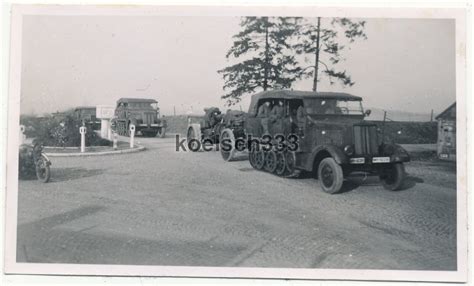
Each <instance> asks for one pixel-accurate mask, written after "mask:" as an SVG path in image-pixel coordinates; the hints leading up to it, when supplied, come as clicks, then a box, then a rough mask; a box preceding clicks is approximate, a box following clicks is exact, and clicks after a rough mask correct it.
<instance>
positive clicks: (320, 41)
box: [293, 17, 367, 91]
mask: <svg viewBox="0 0 474 286" xmlns="http://www.w3.org/2000/svg"><path fill="white" fill-rule="evenodd" d="M298 23H299V27H298V37H297V38H298V39H297V43H296V44H295V45H294V46H293V47H294V49H295V51H296V52H297V53H298V54H302V55H304V56H305V61H306V62H312V64H311V65H310V66H307V67H302V68H301V76H302V77H304V78H312V79H313V91H317V90H318V82H319V81H320V79H321V77H322V76H323V75H325V76H327V77H328V78H329V82H330V83H331V84H334V82H335V81H340V82H341V83H342V84H343V85H344V86H352V85H354V81H352V79H351V77H350V75H349V74H348V73H347V72H346V71H345V70H343V71H340V70H337V64H338V63H339V62H340V61H342V60H344V58H343V56H342V55H341V51H342V50H343V49H344V48H345V46H344V45H343V44H342V40H343V39H344V38H345V40H346V42H347V43H348V44H351V43H353V42H354V41H356V40H357V39H367V36H366V34H365V32H364V26H365V21H352V20H350V19H347V18H334V19H332V20H331V22H330V23H327V24H326V25H323V24H322V23H321V17H318V18H317V19H310V18H299V19H298ZM341 32H342V33H343V34H344V36H343V37H339V33H341Z"/></svg>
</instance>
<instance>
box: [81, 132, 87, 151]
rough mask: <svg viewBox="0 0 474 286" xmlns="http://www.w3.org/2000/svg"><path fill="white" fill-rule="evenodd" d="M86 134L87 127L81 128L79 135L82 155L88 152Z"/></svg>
mask: <svg viewBox="0 0 474 286" xmlns="http://www.w3.org/2000/svg"><path fill="white" fill-rule="evenodd" d="M86 132H87V128H86V127H84V126H81V127H79V133H81V153H84V151H85V150H86Z"/></svg>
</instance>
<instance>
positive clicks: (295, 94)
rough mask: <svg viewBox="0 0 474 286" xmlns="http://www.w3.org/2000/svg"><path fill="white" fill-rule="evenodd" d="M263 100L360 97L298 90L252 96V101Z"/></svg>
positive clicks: (277, 91) (265, 92) (268, 92)
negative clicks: (254, 99)
mask: <svg viewBox="0 0 474 286" xmlns="http://www.w3.org/2000/svg"><path fill="white" fill-rule="evenodd" d="M253 98H256V99H264V98H282V99H292V98H298V99H303V98H325V99H340V100H362V98H361V97H359V96H355V95H352V94H348V93H343V92H314V91H300V90H267V91H262V92H260V93H257V94H254V95H253V96H252V99H253Z"/></svg>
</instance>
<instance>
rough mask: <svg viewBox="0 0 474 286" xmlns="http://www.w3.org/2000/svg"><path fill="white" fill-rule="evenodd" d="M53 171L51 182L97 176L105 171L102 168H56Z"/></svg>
mask: <svg viewBox="0 0 474 286" xmlns="http://www.w3.org/2000/svg"><path fill="white" fill-rule="evenodd" d="M51 171H52V172H51V181H50V182H51V183H55V182H64V181H72V180H77V179H81V178H87V177H92V176H97V175H101V174H102V173H104V171H103V170H102V169H85V168H54V169H52V170H51Z"/></svg>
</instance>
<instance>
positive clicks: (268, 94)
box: [221, 90, 410, 193]
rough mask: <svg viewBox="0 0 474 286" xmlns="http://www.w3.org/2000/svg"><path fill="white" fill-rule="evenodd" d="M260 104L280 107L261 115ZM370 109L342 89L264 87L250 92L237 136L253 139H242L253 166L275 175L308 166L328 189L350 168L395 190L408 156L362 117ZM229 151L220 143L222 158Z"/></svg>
mask: <svg viewBox="0 0 474 286" xmlns="http://www.w3.org/2000/svg"><path fill="white" fill-rule="evenodd" d="M263 105H267V107H266V109H267V110H272V111H273V108H274V107H275V106H277V105H278V106H280V107H279V108H276V109H277V110H280V112H276V113H274V112H271V113H270V114H269V115H268V116H263V115H265V114H264V113H265V112H261V111H262V110H264V109H265V107H264V106H263ZM369 114H370V110H367V111H364V109H363V106H362V98H361V97H358V96H354V95H350V94H347V93H332V92H317V93H316V92H306V91H293V90H275V91H264V92H261V93H258V94H255V95H253V96H252V98H251V103H250V107H249V112H248V113H247V114H246V116H245V122H244V128H243V133H244V135H242V134H240V135H238V136H245V137H246V138H249V135H251V136H252V138H253V139H252V141H253V142H249V141H248V139H247V143H248V146H249V162H250V164H251V165H252V167H254V168H255V169H258V170H265V171H268V172H271V173H274V174H276V175H279V176H297V175H298V174H299V173H300V172H302V171H307V172H313V173H314V174H315V175H316V177H317V178H318V180H319V183H320V185H321V188H322V189H323V191H325V192H327V193H337V192H339V191H341V188H342V184H343V180H344V177H346V176H348V175H349V174H350V173H352V172H364V173H370V174H375V175H378V176H379V178H380V180H381V182H382V185H383V186H384V188H385V189H388V190H397V189H399V188H401V187H402V183H403V180H404V178H405V176H406V175H405V169H404V165H403V163H405V162H408V161H410V157H409V155H408V153H407V152H406V151H405V150H404V149H403V148H402V147H401V146H399V145H397V144H393V143H387V142H383V140H382V138H380V137H381V136H379V133H380V132H381V130H380V129H379V128H378V127H377V125H376V124H374V123H372V122H369V121H364V117H365V116H367V115H369ZM222 132H223V133H225V132H229V133H230V131H228V130H223V131H222ZM234 135H235V134H234ZM232 136H233V135H232V134H230V135H228V136H226V135H224V134H222V135H221V138H224V137H226V138H227V137H232ZM234 137H237V136H234ZM255 138H257V142H259V143H260V144H257V146H256V144H254V143H255ZM282 138H283V140H282ZM232 142H235V141H232ZM261 143H264V144H263V145H262V144H261ZM267 143H272V144H267ZM264 146H270V148H263V147H264ZM282 146H283V147H284V148H281V147H282ZM260 147H261V148H260ZM290 147H291V148H290ZM232 148H235V146H232ZM229 152H230V153H232V152H233V151H232V150H230V151H229V150H228V148H227V149H226V148H222V147H221V153H222V156H223V157H224V159H225V157H226V156H227V155H228V154H229Z"/></svg>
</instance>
